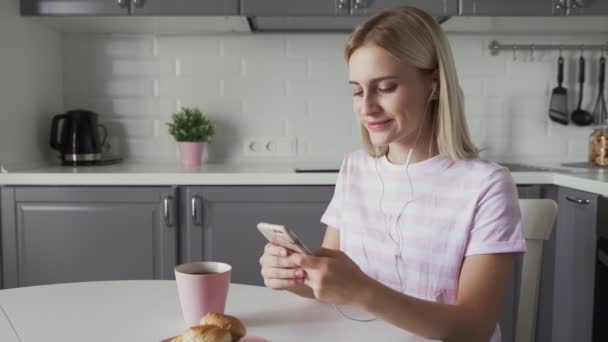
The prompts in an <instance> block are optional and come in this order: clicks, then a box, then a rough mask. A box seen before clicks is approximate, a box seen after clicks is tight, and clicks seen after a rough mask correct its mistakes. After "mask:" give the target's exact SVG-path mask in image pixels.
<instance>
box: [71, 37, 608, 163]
mask: <svg viewBox="0 0 608 342" xmlns="http://www.w3.org/2000/svg"><path fill="white" fill-rule="evenodd" d="M346 37H347V36H346V35H344V34H325V35H313V34H289V35H278V34H272V35H270V34H269V35H259V34H255V35H254V34H251V35H211V36H177V37H154V36H113V35H76V34H71V35H65V36H64V40H63V51H64V60H63V63H64V64H63V72H64V96H65V98H64V103H65V107H66V109H70V108H76V107H85V108H91V109H93V110H95V111H98V112H99V113H100V114H101V115H102V118H103V119H102V120H103V121H104V122H106V123H107V124H108V126H109V127H108V128H109V130H110V132H111V135H112V136H113V138H112V139H111V142H112V145H113V146H114V147H115V148H116V149H117V151H118V152H119V153H122V154H124V155H126V156H128V157H129V158H132V159H136V160H144V161H167V160H175V159H176V147H175V143H174V141H173V139H172V137H171V136H170V135H169V134H168V133H167V129H166V125H165V123H166V122H167V121H168V120H169V119H170V115H171V113H172V112H173V111H174V110H175V109H176V108H179V107H181V106H199V107H200V108H201V109H202V110H203V111H205V112H207V113H208V114H209V115H210V117H211V118H212V120H213V121H214V122H216V123H217V125H218V129H217V135H216V137H215V140H214V141H213V143H212V144H211V145H210V147H209V155H208V160H209V161H210V162H226V161H238V160H248V159H253V158H255V159H260V157H252V156H251V155H247V154H246V153H245V150H246V148H245V146H246V145H247V144H246V142H247V141H248V139H250V138H253V139H256V138H264V137H289V138H295V141H296V142H297V148H296V149H295V150H294V152H295V153H294V154H293V155H291V156H281V157H266V158H270V159H289V160H296V161H304V160H315V161H317V160H340V159H341V158H342V157H343V155H344V154H345V153H346V152H348V151H351V150H353V149H357V148H359V146H360V145H359V136H358V134H359V133H358V127H357V124H356V122H355V117H354V114H353V112H352V107H351V92H350V87H349V85H348V83H347V80H348V75H347V68H346V65H345V63H344V61H343V59H342V47H343V45H344V42H345V39H346ZM449 38H450V41H451V44H452V49H453V52H454V55H455V59H456V64H457V67H458V72H459V77H460V81H461V85H462V88H463V91H464V94H465V103H466V113H467V119H468V123H469V127H470V130H471V134H472V135H473V138H474V141H475V142H476V144H477V146H478V147H480V148H483V149H484V151H483V153H482V156H483V157H485V158H492V159H498V160H518V161H528V160H542V161H566V160H568V161H581V160H585V158H586V153H587V152H586V151H587V136H588V135H589V133H590V130H589V128H579V127H572V126H570V127H564V126H559V125H558V124H555V123H553V122H551V121H549V120H548V115H547V110H548V108H547V107H548V103H549V96H550V93H551V89H552V88H553V87H554V86H555V79H556V59H557V56H558V54H557V52H540V51H537V52H535V53H534V55H532V54H531V53H530V52H529V51H517V52H516V53H515V54H514V53H513V52H510V51H507V52H502V53H501V54H500V55H498V56H491V54H490V51H489V49H488V45H489V43H490V41H491V40H493V39H497V40H499V41H501V42H505V43H508V42H513V43H525V44H528V43H530V44H533V43H537V44H538V43H556V44H559V43H576V44H580V43H601V42H605V41H606V40H607V36H606V35H603V36H602V35H592V36H585V37H584V38H583V37H582V36H563V35H562V36H557V35H553V36H551V35H523V34H522V35H505V36H490V35H471V34H450V35H449ZM578 55H579V52H564V56H565V57H566V58H567V65H566V87H567V88H568V90H569V94H570V107H571V110H572V109H573V107H574V104H575V100H576V99H577V94H578V93H577V87H576V73H577V70H576V60H577V57H578ZM585 55H586V56H587V57H589V59H588V69H587V71H588V72H587V80H588V82H587V87H586V89H585V91H586V92H585V100H584V102H583V104H584V106H585V108H586V109H588V110H591V109H592V107H593V102H594V101H595V98H596V96H597V87H596V86H595V84H596V83H597V75H596V74H597V59H598V58H599V53H591V52H585Z"/></svg>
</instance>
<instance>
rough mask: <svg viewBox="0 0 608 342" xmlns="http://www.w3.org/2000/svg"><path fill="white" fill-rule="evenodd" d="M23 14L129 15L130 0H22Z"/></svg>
mask: <svg viewBox="0 0 608 342" xmlns="http://www.w3.org/2000/svg"><path fill="white" fill-rule="evenodd" d="M21 14H22V15H129V0H21Z"/></svg>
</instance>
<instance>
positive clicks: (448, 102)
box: [344, 7, 478, 160]
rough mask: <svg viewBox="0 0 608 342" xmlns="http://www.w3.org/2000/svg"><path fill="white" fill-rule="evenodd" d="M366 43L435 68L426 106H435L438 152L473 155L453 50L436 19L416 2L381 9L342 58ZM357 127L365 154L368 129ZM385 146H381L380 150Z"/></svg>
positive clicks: (475, 152) (357, 32)
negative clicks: (433, 98)
mask: <svg viewBox="0 0 608 342" xmlns="http://www.w3.org/2000/svg"><path fill="white" fill-rule="evenodd" d="M366 44H373V45H376V46H379V47H381V48H383V49H385V50H386V51H388V52H389V53H390V54H391V55H393V56H394V57H396V58H397V59H399V60H401V61H403V62H405V63H408V64H410V65H413V66H414V67H416V68H418V69H419V70H421V71H423V72H433V71H435V70H438V74H439V84H438V86H439V99H438V102H437V103H436V104H435V105H433V106H429V107H431V110H434V111H435V113H433V115H432V116H431V117H432V118H433V119H432V120H433V121H432V124H433V129H432V134H433V138H435V137H436V139H437V146H438V147H439V153H440V154H442V155H445V156H448V157H450V158H451V159H454V160H460V159H471V158H476V157H477V156H478V150H477V148H476V147H475V146H474V145H473V142H472V141H471V137H470V135H469V130H468V128H467V123H466V118H465V114H464V98H463V96H462V92H461V90H460V86H459V84H458V75H457V74H456V66H455V64H454V58H453V56H452V50H451V48H450V45H449V43H448V40H447V37H446V35H445V33H444V32H443V30H442V28H441V27H440V26H439V24H437V23H436V22H435V20H434V19H433V18H432V17H431V16H430V15H428V14H427V13H425V12H424V11H422V10H420V9H418V8H415V7H399V8H394V9H389V10H385V11H383V12H380V13H378V14H376V15H374V16H372V17H370V18H369V19H367V20H365V21H364V22H363V23H361V24H360V25H359V26H357V28H355V30H354V31H353V32H352V33H351V35H350V37H349V38H348V41H347V42H346V46H345V47H344V58H345V59H346V62H347V63H348V61H349V60H350V57H351V55H352V54H353V52H354V51H355V50H356V49H358V48H360V47H361V46H363V45H366ZM360 126H361V127H360V128H361V138H362V140H363V145H364V147H365V149H366V150H367V152H368V153H369V154H370V155H372V156H374V155H376V152H377V151H375V150H374V146H373V145H372V143H371V140H370V136H369V132H368V131H367V129H366V128H365V126H364V125H363V124H360ZM387 148H388V147H384V151H381V152H382V154H384V153H386V149H387Z"/></svg>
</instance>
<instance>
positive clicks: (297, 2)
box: [241, 0, 349, 16]
mask: <svg viewBox="0 0 608 342" xmlns="http://www.w3.org/2000/svg"><path fill="white" fill-rule="evenodd" d="M348 2H349V0H305V1H304V0H241V14H242V15H252V16H304V15H306V16H310V15H312V16H328V15H329V16H332V15H345V14H346V15H348V14H349V12H348V9H349V4H348Z"/></svg>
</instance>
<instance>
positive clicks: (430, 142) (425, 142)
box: [386, 134, 439, 165]
mask: <svg viewBox="0 0 608 342" xmlns="http://www.w3.org/2000/svg"><path fill="white" fill-rule="evenodd" d="M410 148H413V151H412V156H411V159H410V164H413V163H418V162H421V161H423V160H427V159H430V158H432V157H434V156H436V155H438V154H439V148H438V147H437V143H436V142H435V139H431V137H430V135H426V134H424V135H423V136H421V137H420V139H419V140H418V142H417V143H416V144H415V146H414V144H413V143H409V144H408V143H404V142H394V143H392V144H389V145H388V152H387V153H386V158H387V159H388V161H389V162H391V163H392V164H397V165H403V164H405V162H406V160H407V155H408V153H409V151H410Z"/></svg>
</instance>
